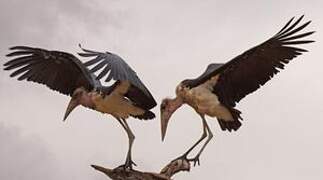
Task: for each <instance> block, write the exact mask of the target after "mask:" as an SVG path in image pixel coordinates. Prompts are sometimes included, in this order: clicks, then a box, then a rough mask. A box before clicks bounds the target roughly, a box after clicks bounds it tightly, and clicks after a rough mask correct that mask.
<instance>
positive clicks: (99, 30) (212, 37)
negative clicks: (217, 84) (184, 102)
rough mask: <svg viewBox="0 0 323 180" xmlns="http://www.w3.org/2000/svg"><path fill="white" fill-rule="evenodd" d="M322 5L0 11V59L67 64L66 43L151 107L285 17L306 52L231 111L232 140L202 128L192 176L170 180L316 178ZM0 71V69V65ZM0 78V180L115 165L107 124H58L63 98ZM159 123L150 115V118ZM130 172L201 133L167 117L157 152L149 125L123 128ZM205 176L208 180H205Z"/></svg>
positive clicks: (66, 4)
mask: <svg viewBox="0 0 323 180" xmlns="http://www.w3.org/2000/svg"><path fill="white" fill-rule="evenodd" d="M322 7H323V2H322V1H320V0H310V1H297V0H286V1H255V0H253V1H228V0H227V1H216V0H212V1H211V0H204V1H198V0H196V1H193V0H185V1H184V0H182V1H180V0H178V1H173V0H164V1H152V0H151V1H144V0H129V1H126V0H120V1H117V0H102V1H99V0H93V1H85V0H69V1H64V0H51V1H49V0H48V1H45V0H34V1H32V2H31V1H28V2H27V1H23V0H2V1H0V24H1V33H0V54H1V57H2V58H1V59H2V63H3V62H5V61H6V60H7V59H6V58H5V57H4V55H5V54H7V53H8V47H10V46H13V45H32V46H38V47H43V48H49V49H57V50H64V51H67V52H71V53H76V52H77V51H78V50H79V49H78V47H77V44H78V43H82V44H83V46H84V47H86V48H90V49H96V50H109V51H111V52H115V53H117V54H119V55H121V56H122V57H123V58H124V59H126V60H127V62H128V63H129V64H130V65H131V66H132V67H133V68H134V69H135V70H136V71H137V72H138V75H139V76H140V77H141V79H142V80H143V81H144V82H145V84H146V85H147V86H148V87H149V88H150V89H151V91H152V93H153V94H154V95H155V97H156V99H157V100H158V102H160V100H161V99H162V98H163V97H165V96H174V90H175V86H176V85H177V84H178V83H179V82H180V81H181V80H183V79H185V78H189V77H195V76H197V75H199V74H200V73H202V72H203V70H204V69H205V68H206V66H207V65H208V64H210V63H213V62H226V61H228V60H230V59H231V58H233V57H234V56H236V55H238V54H240V53H242V52H243V51H245V50H247V49H249V48H251V47H253V46H255V45H257V44H259V43H261V42H263V41H265V40H266V39H267V38H269V37H270V36H272V35H274V34H275V33H276V32H277V31H278V30H279V29H280V28H281V27H282V26H283V25H284V24H285V23H286V22H287V21H288V20H289V19H290V18H291V17H292V16H300V15H302V14H305V20H313V23H312V24H311V25H310V26H309V27H308V30H315V31H317V33H316V34H314V35H313V36H312V39H313V40H316V41H317V42H316V43H313V44H310V45H306V48H307V49H308V50H309V51H310V52H309V53H306V54H304V55H302V56H300V57H298V58H297V59H296V60H295V61H293V62H292V63H291V64H289V65H288V66H287V68H286V70H284V71H283V72H282V73H280V74H279V75H278V76H276V77H275V78H274V79H273V80H272V81H270V82H269V83H267V84H266V86H264V87H263V88H261V89H260V90H258V91H257V92H256V93H254V94H252V95H249V96H247V98H245V99H244V100H243V101H241V103H239V105H238V109H240V110H241V111H242V112H243V114H242V115H243V117H244V119H245V121H244V122H243V126H242V127H241V129H240V130H239V131H238V132H236V133H228V132H222V131H220V128H219V127H218V124H217V122H216V121H215V120H213V119H209V123H210V125H211V127H212V130H213V132H214V134H215V138H214V139H213V141H212V142H211V143H210V144H209V146H208V147H207V149H206V151H205V152H204V154H203V156H202V157H201V166H200V167H196V168H194V169H192V171H191V172H190V173H181V174H179V175H177V176H176V179H179V180H180V179H183V180H184V179H185V180H194V179H218V180H220V179H221V180H236V179H239V180H253V179H255V180H258V179H262V180H273V179H274V180H286V179H294V180H301V179H313V180H320V179H323V155H322V152H323V141H322V137H323V106H322V99H323V95H322V92H323V84H322V79H321V77H322V70H321V69H322V66H323V61H322V56H321V52H322V47H323V44H322V42H323V35H322V30H323V20H322V17H323V13H322V10H323V9H322ZM2 63H1V64H2ZM8 75H9V73H8V72H4V71H0V99H1V100H0V107H1V108H0V114H1V118H0V143H1V147H0V179H1V180H2V179H3V180H16V179H17V180H18V179H19V180H21V179H24V180H44V179H72V178H74V179H78V180H89V179H95V180H103V179H106V178H105V177H104V176H103V175H101V174H99V173H97V172H95V171H93V170H92V169H91V168H90V167H89V165H90V164H99V165H104V166H109V167H114V166H117V165H119V164H121V163H123V162H124V158H125V153H126V150H127V144H128V143H127V137H126V134H125V133H124V132H123V130H122V128H121V127H120V126H119V124H118V123H117V122H116V121H115V120H114V119H113V118H111V117H110V116H105V115H102V114H100V113H96V112H94V111H91V110H87V109H85V108H78V109H77V110H76V111H75V112H73V113H72V114H71V116H70V117H69V119H68V120H67V122H66V123H63V122H62V118H63V114H64V111H65V108H66V106H67V103H68V101H69V97H66V96H62V95H60V94H58V93H56V92H53V91H50V90H49V89H47V88H46V87H44V86H41V85H38V84H37V85H36V84H32V83H28V82H18V81H16V80H14V79H10V78H9V77H8ZM154 111H155V112H156V114H157V116H158V117H159V112H158V108H155V109H154ZM129 122H130V126H131V127H132V128H133V131H134V133H135V134H136V137H137V139H136V141H135V145H134V150H133V154H134V155H133V156H134V157H133V158H134V161H135V162H136V163H137V164H138V165H139V167H138V168H139V169H144V170H147V171H159V169H160V168H161V167H162V166H164V165H165V164H166V163H167V162H168V161H169V160H171V159H172V158H175V157H176V156H178V155H180V154H181V153H183V152H184V151H185V150H186V149H187V148H188V147H189V146H190V145H192V143H193V142H195V141H196V140H197V139H198V138H199V137H200V133H201V127H200V126H201V123H200V119H199V117H198V116H197V115H196V114H195V113H194V111H193V110H192V109H191V108H189V107H187V106H185V107H183V108H181V109H180V110H178V111H177V112H176V113H175V114H174V116H173V117H172V121H171V122H170V125H169V129H168V132H167V136H166V142H164V143H162V142H161V141H160V127H159V124H160V122H159V118H157V119H155V120H154V121H149V122H142V121H138V120H133V119H130V120H129ZM211 174H212V177H211Z"/></svg>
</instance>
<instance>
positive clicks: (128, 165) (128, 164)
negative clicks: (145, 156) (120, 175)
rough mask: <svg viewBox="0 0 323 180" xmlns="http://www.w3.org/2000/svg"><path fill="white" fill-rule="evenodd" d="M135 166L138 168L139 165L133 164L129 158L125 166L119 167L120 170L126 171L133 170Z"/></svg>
mask: <svg viewBox="0 0 323 180" xmlns="http://www.w3.org/2000/svg"><path fill="white" fill-rule="evenodd" d="M133 166H137V164H136V163H135V162H133V161H132V159H131V158H130V157H127V159H126V162H125V164H123V165H121V166H119V168H123V169H124V170H127V169H129V170H132V169H133Z"/></svg>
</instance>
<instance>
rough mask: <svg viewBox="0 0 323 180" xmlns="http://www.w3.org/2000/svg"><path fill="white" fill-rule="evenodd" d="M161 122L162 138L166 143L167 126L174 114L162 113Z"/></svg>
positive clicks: (162, 111)
mask: <svg viewBox="0 0 323 180" xmlns="http://www.w3.org/2000/svg"><path fill="white" fill-rule="evenodd" d="M160 116H161V117H160V121H161V136H162V141H164V139H165V136H166V131H167V125H168V122H169V119H170V117H171V116H172V113H171V112H169V111H164V110H161V111H160Z"/></svg>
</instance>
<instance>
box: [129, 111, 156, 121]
mask: <svg viewBox="0 0 323 180" xmlns="http://www.w3.org/2000/svg"><path fill="white" fill-rule="evenodd" d="M133 117H134V118H138V119H140V120H151V119H154V118H155V117H156V115H155V114H154V113H153V112H151V111H145V113H144V114H141V115H133Z"/></svg>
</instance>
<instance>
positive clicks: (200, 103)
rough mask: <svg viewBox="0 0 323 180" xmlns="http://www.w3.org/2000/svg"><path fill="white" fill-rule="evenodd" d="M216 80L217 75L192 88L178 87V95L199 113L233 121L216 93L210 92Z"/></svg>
mask: <svg viewBox="0 0 323 180" xmlns="http://www.w3.org/2000/svg"><path fill="white" fill-rule="evenodd" d="M217 80H218V76H215V77H213V78H211V79H210V80H209V81H207V82H205V83H204V84H201V85H199V86H197V87H194V88H192V89H178V95H180V96H182V98H183V99H184V100H185V101H186V103H187V104H189V105H190V106H192V107H193V108H194V109H195V110H196V111H197V112H198V113H200V114H206V115H208V116H211V117H217V118H219V119H222V120H225V121H233V120H234V119H233V117H232V114H231V113H230V111H229V110H228V109H227V108H226V107H225V106H223V105H222V104H221V102H220V101H219V99H218V97H217V96H216V94H214V93H213V92H212V91H213V87H214V85H215V84H216V82H217ZM179 91H182V92H179ZM183 91H185V92H183Z"/></svg>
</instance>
